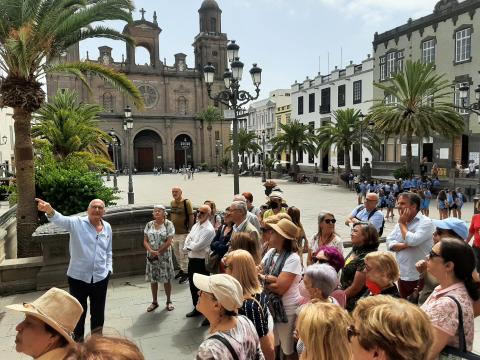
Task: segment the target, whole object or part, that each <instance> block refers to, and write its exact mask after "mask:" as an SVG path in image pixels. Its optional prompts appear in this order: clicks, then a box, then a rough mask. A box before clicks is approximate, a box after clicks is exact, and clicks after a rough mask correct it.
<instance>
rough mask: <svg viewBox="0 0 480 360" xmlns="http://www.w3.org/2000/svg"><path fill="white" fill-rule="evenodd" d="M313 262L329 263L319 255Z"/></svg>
mask: <svg viewBox="0 0 480 360" xmlns="http://www.w3.org/2000/svg"><path fill="white" fill-rule="evenodd" d="M312 262H313V263H315V264H328V260H327V259H322V258H317V257H314V258H312Z"/></svg>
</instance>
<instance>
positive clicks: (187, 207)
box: [170, 186, 194, 284]
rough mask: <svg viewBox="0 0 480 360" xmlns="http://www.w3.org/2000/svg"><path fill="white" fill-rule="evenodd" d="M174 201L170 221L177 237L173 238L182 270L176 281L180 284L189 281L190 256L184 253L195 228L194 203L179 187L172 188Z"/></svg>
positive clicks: (174, 249) (171, 203) (176, 257)
mask: <svg viewBox="0 0 480 360" xmlns="http://www.w3.org/2000/svg"><path fill="white" fill-rule="evenodd" d="M172 197H173V200H172V201H171V202H170V208H171V211H170V221H171V222H172V223H173V225H174V226H175V235H174V236H173V254H174V255H175V259H176V261H177V264H178V267H179V268H180V270H179V272H178V273H177V275H175V279H178V281H179V283H180V284H184V283H186V282H187V281H188V274H187V272H188V256H187V254H186V253H184V252H183V246H184V244H185V239H186V238H187V234H188V231H189V230H190V229H191V228H192V227H193V223H194V217H193V207H192V202H191V201H190V200H188V199H184V198H183V194H182V189H180V188H179V187H178V186H177V187H174V188H172Z"/></svg>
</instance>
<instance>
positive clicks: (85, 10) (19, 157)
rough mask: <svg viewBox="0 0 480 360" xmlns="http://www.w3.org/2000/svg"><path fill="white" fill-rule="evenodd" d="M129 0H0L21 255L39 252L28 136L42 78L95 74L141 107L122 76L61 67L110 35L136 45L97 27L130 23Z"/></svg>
mask: <svg viewBox="0 0 480 360" xmlns="http://www.w3.org/2000/svg"><path fill="white" fill-rule="evenodd" d="M131 10H133V4H132V2H131V0H56V1H52V0H0V69H1V70H2V71H3V72H4V73H5V77H4V78H3V79H2V82H1V85H0V106H7V107H11V108H13V119H14V121H15V122H14V129H15V164H16V175H17V179H16V184H17V190H18V208H17V244H18V256H19V257H24V256H27V255H32V254H33V253H37V250H38V249H39V247H37V248H33V244H32V243H31V235H32V233H33V231H34V229H35V228H36V226H37V209H36V204H35V201H34V198H35V183H34V178H35V174H34V160H33V148H32V138H31V134H30V130H31V125H30V124H31V119H32V113H33V112H35V111H37V110H38V109H39V108H40V107H41V106H42V104H43V102H44V101H45V93H44V91H43V89H42V84H41V82H40V81H41V80H42V79H44V77H45V75H46V74H48V73H52V72H66V73H69V74H71V75H75V76H77V77H78V78H79V79H80V80H81V81H82V82H83V83H84V84H85V85H86V86H87V87H88V83H87V77H86V75H87V74H89V75H97V76H100V77H101V78H103V79H104V80H106V81H108V82H109V83H110V84H111V85H112V86H114V87H115V88H116V89H117V90H120V91H122V92H124V93H125V94H127V95H128V96H130V97H132V98H133V102H134V104H135V105H136V106H137V108H142V107H143V100H142V96H141V94H140V92H139V91H138V89H137V88H136V87H135V85H133V83H132V82H130V81H129V80H128V78H127V77H126V76H125V74H120V73H118V72H116V71H114V70H112V69H109V68H107V67H105V66H102V65H99V64H94V63H90V62H76V63H58V61H56V59H58V58H59V56H60V55H62V54H63V53H64V52H66V51H67V49H68V48H69V47H71V46H73V45H75V44H77V43H78V42H79V41H81V40H85V39H88V38H94V37H107V38H110V39H114V40H123V41H127V42H129V43H133V41H132V40H131V39H130V38H129V37H127V36H125V35H123V34H121V33H120V32H118V31H115V30H113V29H110V28H108V27H105V26H102V25H97V24H98V23H99V22H102V21H105V20H123V21H127V22H130V21H132V16H131V14H130V11H131Z"/></svg>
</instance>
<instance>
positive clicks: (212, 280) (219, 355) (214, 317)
mask: <svg viewBox="0 0 480 360" xmlns="http://www.w3.org/2000/svg"><path fill="white" fill-rule="evenodd" d="M193 283H194V284H195V286H196V287H197V288H198V289H199V292H198V295H199V299H198V303H197V306H196V308H197V310H198V311H200V312H201V313H202V314H203V315H204V316H205V317H206V318H207V319H208V321H209V322H210V329H209V336H208V337H207V338H206V339H205V340H204V341H203V342H202V343H201V344H200V347H199V348H198V352H197V356H196V359H197V360H200V359H222V360H234V359H258V360H264V359H265V358H264V356H263V353H262V350H261V349H260V341H259V339H258V334H257V331H256V330H255V327H254V326H253V323H252V322H251V321H250V320H248V318H246V317H245V316H243V315H238V309H239V308H241V307H242V305H243V289H242V285H240V283H239V282H238V280H237V279H235V278H234V277H233V276H230V275H227V274H216V275H212V276H206V275H201V274H194V275H193Z"/></svg>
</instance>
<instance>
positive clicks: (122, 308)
mask: <svg viewBox="0 0 480 360" xmlns="http://www.w3.org/2000/svg"><path fill="white" fill-rule="evenodd" d="M127 180H128V178H127V177H126V176H121V177H120V178H119V181H118V185H119V188H120V189H121V190H124V191H125V190H126V189H127ZM108 184H112V181H110V182H108ZM174 185H179V186H180V187H182V188H183V189H184V195H185V197H187V198H189V199H191V200H192V201H193V203H194V205H199V204H201V203H203V201H205V200H207V199H211V200H214V201H215V202H216V203H217V207H218V208H219V209H223V208H225V207H226V206H228V205H229V202H230V201H231V198H232V195H233V178H232V176H231V175H222V176H221V177H218V176H217V175H216V174H215V173H200V174H195V179H194V180H184V178H183V176H182V175H179V174H164V175H159V176H153V175H136V176H134V192H135V202H136V203H138V204H154V203H160V204H166V205H168V204H169V202H170V198H171V191H170V190H171V188H172V186H174ZM278 185H279V186H280V188H282V190H283V191H284V194H285V198H286V200H287V202H288V204H290V205H295V206H297V207H298V208H300V209H301V211H302V221H303V223H304V226H305V229H306V232H307V236H308V237H309V238H310V237H311V236H312V235H313V234H314V232H315V229H316V223H317V221H316V217H317V214H318V212H319V211H320V210H330V211H332V212H333V213H334V214H335V215H336V218H337V219H338V220H339V222H337V230H338V233H339V234H340V236H341V237H342V238H343V239H344V240H347V239H349V228H348V227H347V226H345V225H343V220H344V219H345V217H346V216H347V215H348V214H349V213H350V211H351V209H352V208H353V207H354V206H355V204H356V200H355V195H354V193H353V192H351V191H349V190H347V189H345V188H344V187H342V186H334V185H321V184H294V183H290V182H287V181H282V180H279V181H278ZM240 190H241V192H242V191H250V192H252V193H253V196H254V200H255V201H254V202H255V204H260V203H263V202H264V200H265V195H264V193H263V190H264V188H263V186H262V183H261V181H260V178H250V177H245V178H243V177H242V178H240ZM121 196H122V199H121V200H120V201H119V205H123V204H126V203H127V200H126V199H127V194H126V192H124V193H122V194H121ZM435 205H436V203H435V202H432V204H431V216H432V218H438V211H436V210H435ZM472 213H473V206H472V203H466V204H465V207H464V218H465V219H467V220H469V219H470V217H471V216H472ZM393 226H394V223H391V222H386V227H385V231H384V234H388V233H389V231H390V230H391V229H392V228H393ZM114 271H115V264H114ZM41 293H42V292H34V293H28V294H18V295H13V296H8V297H3V298H0V353H1V354H2V360H7V359H27V357H22V356H20V355H19V354H17V353H16V352H15V348H14V340H15V325H16V324H17V323H18V322H20V321H21V319H22V317H23V316H22V315H21V314H17V313H14V312H11V311H7V312H4V311H3V309H4V306H5V305H8V304H12V303H21V302H28V301H31V300H33V299H35V298H37V297H38V296H39V295H40V294H41ZM172 300H173V302H174V305H175V310H174V311H172V312H168V311H166V310H165V309H164V304H165V296H164V293H163V288H162V286H160V287H159V304H160V307H159V308H158V309H157V310H156V311H155V312H153V313H147V312H146V311H145V310H146V308H147V306H148V305H149V304H150V301H151V295H150V287H149V284H147V283H145V280H144V277H143V276H135V277H129V278H121V279H113V280H111V281H110V284H109V290H108V297H107V305H106V323H105V326H106V333H109V334H110V333H112V334H118V335H122V336H127V337H129V338H131V339H133V340H134V341H135V342H136V343H137V344H138V345H139V346H140V347H141V349H142V351H143V352H144V354H145V356H146V358H147V359H149V360H150V359H151V360H161V359H172V358H173V359H179V360H182V359H193V358H194V354H195V351H196V349H197V348H198V345H199V344H200V343H201V341H202V339H203V338H204V336H205V335H206V331H207V328H206V327H201V322H202V319H203V318H202V317H198V318H194V319H187V318H185V314H186V313H187V312H189V311H190V310H191V309H192V304H191V298H190V292H189V288H188V285H187V284H185V285H179V284H178V283H176V282H175V283H174V286H173V296H172ZM479 321H480V320H478V319H477V321H476V322H475V323H476V326H475V329H480V322H479ZM87 328H88V325H87ZM479 332H480V330H477V331H476V333H475V335H476V336H475V340H476V342H475V345H474V350H475V351H477V352H480V341H478V340H477V339H480V334H479Z"/></svg>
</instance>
